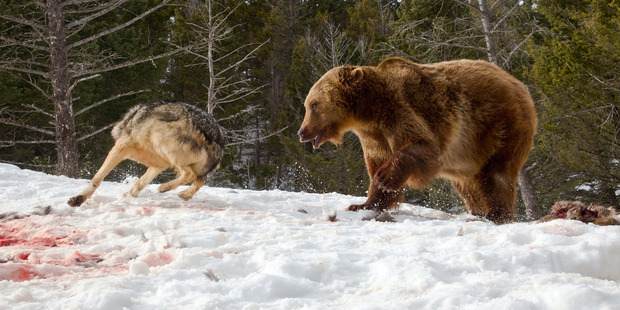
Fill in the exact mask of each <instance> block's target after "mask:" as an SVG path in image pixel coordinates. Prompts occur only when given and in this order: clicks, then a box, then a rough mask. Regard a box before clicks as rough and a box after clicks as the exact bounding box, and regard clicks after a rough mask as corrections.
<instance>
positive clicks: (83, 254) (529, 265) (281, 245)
mask: <svg viewBox="0 0 620 310" xmlns="http://www.w3.org/2000/svg"><path fill="white" fill-rule="evenodd" d="M87 182H88V181H87V180H74V179H69V178H65V177H59V176H50V175H46V174H43V173H39V172H33V171H29V170H21V169H19V168H17V167H15V166H11V165H6V164H0V213H2V214H5V215H6V214H7V213H10V212H16V213H18V214H22V215H23V214H31V215H29V216H27V217H23V218H21V219H8V218H6V217H5V218H4V219H2V220H0V309H122V308H123V307H126V308H129V309H299V308H304V309H618V307H620V227H598V226H594V225H591V224H590V225H586V224H583V223H581V222H574V221H565V220H557V221H553V222H548V223H543V224H530V223H515V224H509V225H502V226H496V225H494V224H491V223H487V222H482V221H470V220H471V219H472V218H471V217H470V216H468V215H465V214H463V215H457V216H453V215H449V214H445V213H442V212H439V211H435V210H431V209H426V208H422V207H417V206H412V205H407V204H405V205H403V206H402V208H401V211H399V212H397V213H396V214H395V215H394V217H395V218H396V220H397V222H396V223H383V222H375V221H363V220H362V218H363V217H364V216H367V215H369V212H360V213H354V212H344V211H342V210H343V208H344V207H345V206H347V205H349V204H351V203H360V202H363V201H364V198H363V197H351V196H344V195H339V194H307V193H290V192H283V191H249V190H232V189H226V188H208V187H203V188H202V189H201V190H200V191H199V192H198V193H197V194H196V196H194V198H193V199H192V200H190V201H182V200H181V199H179V198H178V197H177V196H176V192H178V190H177V191H173V192H168V193H163V194H160V193H157V187H156V185H149V186H148V187H147V188H146V189H145V190H144V191H143V192H142V193H141V195H140V197H139V198H125V197H123V195H122V194H123V193H124V192H125V191H127V190H128V189H129V188H130V187H131V184H125V183H113V182H104V183H103V184H102V185H101V187H100V188H99V189H98V190H97V191H96V192H95V194H94V195H93V197H92V198H91V199H90V200H89V201H87V202H86V203H85V204H84V205H83V206H82V207H79V208H71V207H68V206H67V205H66V201H67V199H68V198H69V197H70V196H72V195H74V194H77V193H78V192H80V191H81V190H82V188H83V187H84V186H85V185H86V183H87ZM47 206H51V213H50V214H48V215H34V214H33V213H40V214H42V213H45V212H43V210H44V209H45V207H47ZM334 212H336V215H337V216H336V219H337V220H336V221H335V222H330V221H329V220H328V218H329V216H330V214H331V215H333V213H334Z"/></svg>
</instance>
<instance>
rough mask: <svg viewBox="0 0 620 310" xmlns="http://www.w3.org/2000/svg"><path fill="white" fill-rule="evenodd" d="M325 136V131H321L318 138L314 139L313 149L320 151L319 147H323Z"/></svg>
mask: <svg viewBox="0 0 620 310" xmlns="http://www.w3.org/2000/svg"><path fill="white" fill-rule="evenodd" d="M322 136H323V131H322V130H321V131H319V133H318V134H317V135H316V137H314V139H312V148H314V149H315V150H316V149H318V148H319V147H321V144H322V143H321V137H322Z"/></svg>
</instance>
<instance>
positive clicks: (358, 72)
mask: <svg viewBox="0 0 620 310" xmlns="http://www.w3.org/2000/svg"><path fill="white" fill-rule="evenodd" d="M363 77H364V70H362V68H360V67H357V68H355V69H354V70H353V71H351V80H350V81H351V83H355V82H357V81H360V80H361V79H362V78H363Z"/></svg>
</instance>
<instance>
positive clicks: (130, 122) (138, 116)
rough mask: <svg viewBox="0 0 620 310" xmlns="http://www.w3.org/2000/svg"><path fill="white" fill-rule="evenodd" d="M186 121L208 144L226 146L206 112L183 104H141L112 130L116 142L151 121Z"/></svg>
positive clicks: (131, 110) (211, 118)
mask: <svg viewBox="0 0 620 310" xmlns="http://www.w3.org/2000/svg"><path fill="white" fill-rule="evenodd" d="M181 119H185V120H187V121H188V123H189V124H190V125H191V126H192V127H194V129H197V130H198V131H200V132H201V133H202V134H203V135H204V137H205V139H206V140H207V141H208V142H215V143H217V144H218V145H219V146H220V147H222V148H224V147H225V146H226V140H225V139H224V135H223V133H222V129H221V128H220V126H219V125H218V123H217V121H216V120H215V119H214V118H213V116H211V115H210V114H208V113H207V112H205V111H204V110H202V109H200V108H198V107H195V106H193V105H190V104H186V103H182V102H157V103H141V104H138V105H136V106H134V107H132V108H131V109H130V110H129V111H127V113H125V115H124V116H123V118H122V119H121V120H120V121H119V122H118V123H117V124H116V125H115V126H114V128H113V129H112V137H113V138H114V139H115V140H118V138H119V137H120V136H121V135H131V133H132V131H134V130H136V129H138V128H142V125H143V124H144V123H146V122H149V121H161V122H175V121H178V120H181Z"/></svg>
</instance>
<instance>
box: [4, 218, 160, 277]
mask: <svg viewBox="0 0 620 310" xmlns="http://www.w3.org/2000/svg"><path fill="white" fill-rule="evenodd" d="M86 235H87V232H81V231H76V230H74V229H72V228H71V227H68V226H56V225H45V224H41V223H37V222H36V221H34V220H33V219H31V218H22V219H16V220H11V221H6V222H4V223H1V224H0V249H1V250H4V252H6V253H10V254H9V255H8V257H7V260H8V261H6V262H4V263H0V281H2V280H9V281H14V282H22V281H30V280H33V279H37V278H38V279H44V278H50V277H65V276H68V277H69V278H74V279H85V278H97V277H102V276H109V275H110V274H120V273H123V272H126V271H127V266H124V265H121V266H105V265H100V264H99V263H100V262H102V261H103V260H102V259H101V258H100V256H101V255H100V254H91V253H82V252H79V251H77V250H74V251H71V247H75V246H76V245H77V244H79V243H83V242H85V241H86V240H87V238H86ZM63 248H64V250H63ZM67 250H68V251H67ZM162 261H166V259H165V257H162V258H160V262H159V264H162V263H161V262H162Z"/></svg>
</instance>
